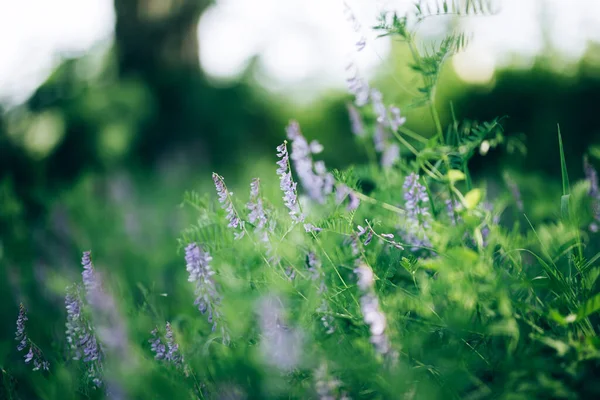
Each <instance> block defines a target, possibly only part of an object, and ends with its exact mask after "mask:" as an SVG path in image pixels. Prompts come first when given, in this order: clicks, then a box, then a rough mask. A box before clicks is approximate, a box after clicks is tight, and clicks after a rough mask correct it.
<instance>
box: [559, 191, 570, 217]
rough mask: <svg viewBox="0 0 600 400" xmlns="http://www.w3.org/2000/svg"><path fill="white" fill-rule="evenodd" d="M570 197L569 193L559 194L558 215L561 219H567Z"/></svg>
mask: <svg viewBox="0 0 600 400" xmlns="http://www.w3.org/2000/svg"><path fill="white" fill-rule="evenodd" d="M570 199H571V195H570V194H566V195H563V196H560V215H561V216H562V218H563V220H565V221H567V220H568V219H569V200H570Z"/></svg>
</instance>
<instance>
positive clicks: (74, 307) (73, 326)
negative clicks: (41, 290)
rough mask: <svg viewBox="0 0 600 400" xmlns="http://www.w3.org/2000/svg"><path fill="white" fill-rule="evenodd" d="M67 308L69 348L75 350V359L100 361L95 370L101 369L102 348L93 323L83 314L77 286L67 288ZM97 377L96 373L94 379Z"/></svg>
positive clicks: (92, 361)
mask: <svg viewBox="0 0 600 400" xmlns="http://www.w3.org/2000/svg"><path fill="white" fill-rule="evenodd" d="M65 308H66V310H67V323H66V324H65V325H66V337H67V343H68V344H69V348H70V349H71V351H72V352H73V360H83V361H84V362H89V363H94V362H96V363H98V366H97V367H96V368H94V371H96V370H98V371H99V370H101V366H100V364H99V363H100V360H101V359H102V358H103V354H102V348H101V346H100V344H99V343H98V340H97V339H96V334H95V333H94V330H93V327H92V325H91V324H90V323H89V321H87V320H86V319H85V317H84V315H83V314H82V309H83V303H82V301H81V298H80V296H79V291H78V289H77V287H76V286H74V287H72V288H69V289H67V294H66V296H65ZM94 378H97V376H96V375H94V376H93V377H92V380H93V379H94Z"/></svg>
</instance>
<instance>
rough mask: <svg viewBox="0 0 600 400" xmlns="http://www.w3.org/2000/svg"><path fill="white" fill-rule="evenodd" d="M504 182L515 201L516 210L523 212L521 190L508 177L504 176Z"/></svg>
mask: <svg viewBox="0 0 600 400" xmlns="http://www.w3.org/2000/svg"><path fill="white" fill-rule="evenodd" d="M504 180H505V182H506V186H508V189H509V190H510V193H511V194H512V197H513V199H514V200H515V204H516V205H517V209H518V210H519V211H521V212H523V209H524V207H523V199H522V198H521V190H520V189H519V186H518V185H517V183H516V182H515V181H513V180H512V179H511V178H510V177H508V176H505V177H504Z"/></svg>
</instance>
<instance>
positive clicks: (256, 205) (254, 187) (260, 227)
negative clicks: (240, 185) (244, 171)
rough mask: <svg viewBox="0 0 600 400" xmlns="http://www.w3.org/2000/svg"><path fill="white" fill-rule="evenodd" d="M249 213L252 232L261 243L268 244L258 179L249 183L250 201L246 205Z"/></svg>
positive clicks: (265, 216)
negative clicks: (252, 225) (252, 227)
mask: <svg viewBox="0 0 600 400" xmlns="http://www.w3.org/2000/svg"><path fill="white" fill-rule="evenodd" d="M246 208H248V210H249V211H250V213H249V214H248V221H249V222H250V223H251V224H254V231H255V232H256V234H257V235H258V237H259V238H260V241H261V242H263V243H266V244H268V243H269V234H268V232H267V229H266V228H267V222H268V221H267V213H266V212H265V209H264V206H263V201H262V198H261V197H260V179H258V178H254V179H253V180H252V182H251V183H250V200H249V201H248V203H247V204H246Z"/></svg>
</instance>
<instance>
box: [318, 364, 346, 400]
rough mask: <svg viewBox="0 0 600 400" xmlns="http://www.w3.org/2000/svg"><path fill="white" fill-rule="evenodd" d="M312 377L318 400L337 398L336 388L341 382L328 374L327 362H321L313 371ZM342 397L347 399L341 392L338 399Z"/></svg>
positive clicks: (333, 399) (334, 399)
mask: <svg viewBox="0 0 600 400" xmlns="http://www.w3.org/2000/svg"><path fill="white" fill-rule="evenodd" d="M313 378H314V380H315V391H316V392H317V396H318V398H319V400H336V399H337V398H338V392H339V390H338V389H339V388H340V386H342V382H340V381H339V380H338V379H335V378H332V377H331V376H330V375H329V371H328V368H327V364H325V363H322V364H321V365H320V366H319V368H318V369H317V370H316V371H315V372H314V377H313ZM342 398H345V399H348V397H346V396H345V394H342V397H340V399H342Z"/></svg>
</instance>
